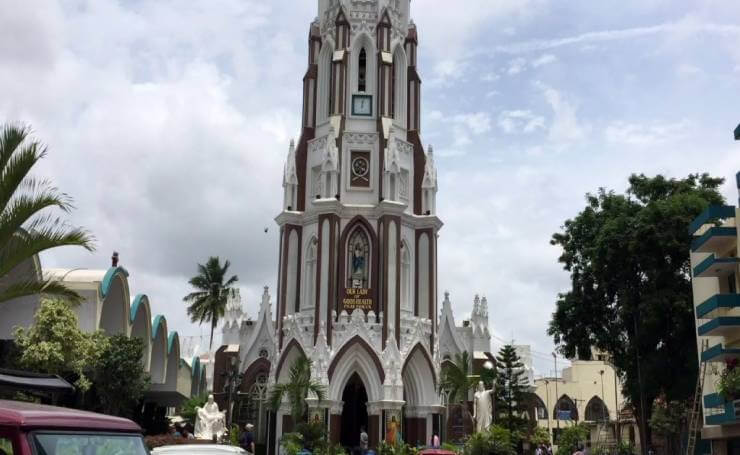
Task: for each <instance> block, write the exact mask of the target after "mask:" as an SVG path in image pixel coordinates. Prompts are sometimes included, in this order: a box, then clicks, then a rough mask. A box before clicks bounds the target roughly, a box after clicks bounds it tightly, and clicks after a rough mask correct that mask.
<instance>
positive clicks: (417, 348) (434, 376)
mask: <svg viewBox="0 0 740 455" xmlns="http://www.w3.org/2000/svg"><path fill="white" fill-rule="evenodd" d="M416 351H421V353H422V354H423V355H424V358H425V359H426V361H427V363H428V364H429V370H431V372H432V380H433V381H434V388H435V389H436V388H437V373H436V372H435V371H434V363H433V362H432V358H431V357H429V353H428V352H427V350H426V349H424V346H423V345H422V344H421V343H416V344H415V345H414V347H413V348H411V351H410V352H409V355H407V356H406V360H404V361H403V367H402V368H401V377H403V373H404V372H405V371H406V367H407V366H408V363H409V361H410V360H411V357H412V356H413V355H414V353H415V352H416ZM448 362H449V360H448ZM453 365H454V364H453Z"/></svg>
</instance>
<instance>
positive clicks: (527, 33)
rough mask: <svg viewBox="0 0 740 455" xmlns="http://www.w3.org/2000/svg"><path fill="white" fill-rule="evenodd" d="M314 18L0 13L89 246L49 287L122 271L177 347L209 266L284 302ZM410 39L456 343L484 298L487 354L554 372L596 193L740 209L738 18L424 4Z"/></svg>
mask: <svg viewBox="0 0 740 455" xmlns="http://www.w3.org/2000/svg"><path fill="white" fill-rule="evenodd" d="M317 3H318V2H317V1H316V0H270V1H264V0H214V1H208V2H204V1H184V0H157V1H143V0H127V1H123V0H120V1H114V0H94V1H93V0H69V1H67V0H64V1H55V0H45V1H42V0H28V1H24V2H17V1H12V0H0V86H1V87H4V88H3V90H2V96H0V120H2V121H14V122H22V123H26V124H29V125H31V126H32V127H33V131H34V134H35V138H36V139H38V140H40V141H42V142H43V143H45V144H47V145H48V156H47V157H46V158H45V159H44V160H43V161H42V163H41V164H40V165H39V166H38V169H36V170H35V172H36V175H39V176H43V177H48V178H50V179H52V181H53V182H54V183H55V184H56V185H57V186H58V187H59V188H60V189H61V190H62V191H64V192H66V193H68V194H69V195H71V196H72V197H73V198H74V200H75V205H76V207H77V209H76V210H75V211H74V212H73V213H72V214H71V215H70V216H69V217H68V221H69V222H70V223H71V224H73V225H78V226H83V227H85V228H86V229H89V230H90V231H91V232H92V233H93V234H94V235H95V237H96V246H97V249H96V251H95V252H94V253H92V254H90V253H87V252H85V251H83V250H80V249H75V248H62V249H58V250H54V251H52V252H49V253H45V254H43V255H42V258H41V260H42V265H43V266H44V267H66V268H73V267H88V268H105V267H107V266H108V265H109V263H110V256H111V252H112V251H113V250H116V251H118V252H119V253H120V257H121V265H123V266H125V267H126V268H127V269H128V271H129V273H130V276H129V282H130V287H131V293H132V296H133V295H135V294H138V293H144V294H147V295H148V296H149V297H150V301H151V303H152V306H153V311H154V312H155V313H163V314H165V315H166V317H167V320H168V325H169V326H170V327H172V328H175V329H176V330H178V332H179V333H180V334H181V335H185V336H196V335H201V334H207V333H208V327H199V326H197V325H193V324H191V323H190V322H189V321H188V317H187V316H186V314H185V311H184V309H185V306H184V303H183V302H182V297H183V296H184V295H185V294H187V293H188V292H189V287H188V285H187V280H188V278H190V277H191V276H193V275H194V274H195V272H196V268H195V267H196V263H198V262H201V263H202V262H204V261H205V260H206V259H207V258H208V256H212V255H214V256H215V255H217V256H220V257H221V258H227V259H229V260H230V261H231V269H230V270H231V271H232V272H233V273H235V274H237V275H238V276H239V284H240V288H241V293H242V296H243V298H244V306H245V308H246V310H247V312H249V313H250V314H252V315H256V313H257V311H258V305H259V296H260V295H261V294H262V289H263V286H265V285H268V286H270V289H271V294H272V296H273V301H274V300H275V298H276V295H275V292H274V290H272V289H273V288H274V287H275V284H276V281H277V277H276V271H277V250H278V236H277V233H278V229H277V227H276V224H275V222H274V217H275V216H276V215H277V214H278V212H279V210H280V208H281V203H282V188H281V178H282V169H283V163H284V159H285V157H286V155H287V151H288V144H289V141H290V139H291V138H297V136H298V135H299V133H300V130H299V126H300V116H301V112H300V109H301V90H302V89H301V80H302V77H303V74H304V72H305V70H306V59H307V35H308V27H309V23H310V22H311V21H312V20H313V19H314V17H315V16H316V13H317ZM3 4H4V5H3ZM411 17H412V19H413V20H414V22H415V23H416V25H417V28H418V34H419V62H418V63H419V72H420V75H421V78H422V81H423V82H422V132H421V133H422V139H423V141H424V143H425V144H433V146H434V150H435V158H436V164H437V168H438V174H439V192H438V194H437V212H438V215H439V217H440V218H441V219H442V221H443V222H444V223H445V225H444V227H443V228H442V230H441V231H440V237H439V258H438V261H439V263H438V267H439V272H438V274H439V294H440V298H441V296H442V295H443V292H444V291H449V292H450V294H451V295H450V299H451V301H452V302H453V309H454V311H455V314H456V318H457V320H458V321H460V320H462V319H464V318H465V317H466V316H467V315H468V314H469V313H470V311H471V309H472V302H473V297H474V295H475V294H476V293H478V294H480V295H485V296H486V297H487V298H488V302H489V313H490V324H491V330H492V332H493V335H494V339H493V347H494V349H498V347H500V345H501V343H503V342H508V341H511V340H514V342H516V343H517V344H530V345H531V346H532V349H533V350H534V352H535V354H534V355H535V357H534V361H535V367H536V369H537V372H538V373H539V374H552V369H553V366H552V357H551V356H550V354H549V353H551V352H552V350H553V344H552V339H551V338H550V337H548V336H547V334H546V330H547V326H548V322H549V320H550V316H551V314H552V312H553V310H554V307H555V301H556V298H557V294H558V292H562V291H565V290H567V288H568V284H569V279H568V275H567V273H566V272H565V271H563V269H562V266H561V265H560V264H559V263H558V262H557V259H558V256H559V250H558V248H556V247H554V246H551V245H550V243H549V240H550V238H551V236H552V234H553V233H555V232H558V231H559V230H560V229H561V226H562V225H563V222H564V221H565V220H566V219H568V218H571V217H574V216H575V215H577V214H578V212H579V211H580V210H581V209H582V208H583V207H584V204H585V199H584V196H585V194H586V193H588V192H595V191H597V190H598V188H600V187H605V188H607V189H612V190H615V191H620V192H621V191H624V189H625V188H626V186H627V178H628V176H629V175H630V174H631V173H645V174H647V175H655V174H663V175H666V176H669V177H676V178H680V177H684V176H686V175H687V174H689V173H696V172H708V173H710V174H712V175H714V176H719V177H724V178H725V179H726V183H725V185H724V186H723V188H722V191H723V194H724V195H725V197H726V198H727V199H728V201H730V202H731V203H734V202H735V201H736V200H737V190H736V188H735V181H734V174H735V172H736V171H737V170H740V142H734V141H733V140H732V130H733V129H734V128H735V126H736V125H737V124H738V122H740V109H738V106H740V103H739V102H738V95H739V94H740V46H738V42H740V25H738V24H740V2H736V1H734V0H724V1H720V0H704V1H702V2H695V1H681V0H620V1H611V0H604V1H598V2H593V1H568V0H495V1H492V0H465V1H464V2H451V1H446V0H413V1H412V3H411ZM265 228H268V229H267V232H265ZM440 307H441V302H440ZM563 364H564V363H563V362H561V363H560V364H559V368H560V367H561V366H562V365H563Z"/></svg>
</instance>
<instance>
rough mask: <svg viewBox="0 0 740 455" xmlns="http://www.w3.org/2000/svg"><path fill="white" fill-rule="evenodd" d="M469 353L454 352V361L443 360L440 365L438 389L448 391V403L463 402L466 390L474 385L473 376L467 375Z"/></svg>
mask: <svg viewBox="0 0 740 455" xmlns="http://www.w3.org/2000/svg"><path fill="white" fill-rule="evenodd" d="M469 372H470V354H468V351H463V352H462V354H455V361H454V362H445V363H444V364H443V365H442V374H441V376H442V379H441V380H440V381H439V390H440V391H443V390H444V391H446V392H448V393H449V394H450V395H449V398H448V401H447V402H448V403H453V402H460V403H462V402H464V401H465V400H467V399H468V391H469V390H471V389H472V388H473V387H474V386H475V378H471V377H470V376H469Z"/></svg>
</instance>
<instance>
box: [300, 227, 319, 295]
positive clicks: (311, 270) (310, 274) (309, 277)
mask: <svg viewBox="0 0 740 455" xmlns="http://www.w3.org/2000/svg"><path fill="white" fill-rule="evenodd" d="M317 244H318V240H317V239H316V237H311V240H310V241H309V242H308V249H307V250H306V268H305V272H304V276H305V280H304V282H303V304H302V305H301V307H302V309H306V308H313V307H314V300H315V298H316V291H315V287H314V286H315V283H316V245H317Z"/></svg>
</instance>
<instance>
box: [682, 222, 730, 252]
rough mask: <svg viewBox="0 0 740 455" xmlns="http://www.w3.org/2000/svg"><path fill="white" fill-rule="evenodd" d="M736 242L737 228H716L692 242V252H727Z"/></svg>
mask: <svg viewBox="0 0 740 455" xmlns="http://www.w3.org/2000/svg"><path fill="white" fill-rule="evenodd" d="M735 242H737V228H735V227H726V226H714V227H711V228H709V229H707V231H706V232H705V233H704V234H702V235H700V236H699V237H695V238H694V239H693V240H692V241H691V251H693V252H696V253H713V252H718V251H727V250H728V249H729V248H730V247H731V246H732V245H733V244H735Z"/></svg>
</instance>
